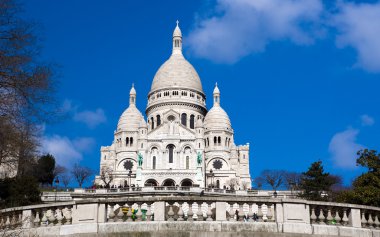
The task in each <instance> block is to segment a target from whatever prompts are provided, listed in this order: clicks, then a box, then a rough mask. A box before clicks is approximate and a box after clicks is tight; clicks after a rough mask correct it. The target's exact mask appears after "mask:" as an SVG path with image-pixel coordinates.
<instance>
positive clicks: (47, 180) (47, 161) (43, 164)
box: [36, 154, 55, 185]
mask: <svg viewBox="0 0 380 237" xmlns="http://www.w3.org/2000/svg"><path fill="white" fill-rule="evenodd" d="M54 169H55V158H54V156H52V155H50V154H46V155H43V156H41V157H40V158H39V159H38V162H37V175H36V176H37V178H38V181H39V182H40V183H41V184H49V185H52V184H53V181H54V177H55V174H54Z"/></svg>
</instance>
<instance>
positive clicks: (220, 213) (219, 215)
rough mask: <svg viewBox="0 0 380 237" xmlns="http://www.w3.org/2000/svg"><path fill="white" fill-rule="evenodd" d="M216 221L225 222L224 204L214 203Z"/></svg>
mask: <svg viewBox="0 0 380 237" xmlns="http://www.w3.org/2000/svg"><path fill="white" fill-rule="evenodd" d="M215 212H216V218H215V220H216V221H227V216H226V203H225V202H216V203H215Z"/></svg>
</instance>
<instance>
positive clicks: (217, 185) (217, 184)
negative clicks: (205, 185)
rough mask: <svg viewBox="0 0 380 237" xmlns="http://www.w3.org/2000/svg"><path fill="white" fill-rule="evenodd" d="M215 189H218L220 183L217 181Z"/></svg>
mask: <svg viewBox="0 0 380 237" xmlns="http://www.w3.org/2000/svg"><path fill="white" fill-rule="evenodd" d="M216 188H220V181H219V179H218V180H217V181H216Z"/></svg>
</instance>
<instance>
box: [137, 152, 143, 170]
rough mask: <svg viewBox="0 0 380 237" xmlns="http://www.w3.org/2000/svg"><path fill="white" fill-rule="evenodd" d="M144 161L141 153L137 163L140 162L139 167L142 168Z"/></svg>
mask: <svg viewBox="0 0 380 237" xmlns="http://www.w3.org/2000/svg"><path fill="white" fill-rule="evenodd" d="M143 160H144V158H143V156H142V155H141V153H139V154H138V159H137V162H138V164H139V167H141V166H142V164H143Z"/></svg>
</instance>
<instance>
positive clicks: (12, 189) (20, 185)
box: [0, 176, 41, 207]
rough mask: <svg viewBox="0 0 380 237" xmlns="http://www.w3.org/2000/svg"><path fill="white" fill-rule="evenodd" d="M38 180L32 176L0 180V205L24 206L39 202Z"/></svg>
mask: <svg viewBox="0 0 380 237" xmlns="http://www.w3.org/2000/svg"><path fill="white" fill-rule="evenodd" d="M40 194H41V193H40V191H39V188H38V182H37V180H36V179H35V178H34V177H28V176H24V177H17V178H12V179H4V180H1V181H0V199H1V200H2V202H1V205H0V206H1V207H14V206H26V205H32V204H36V203H40V202H41V197H40Z"/></svg>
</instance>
